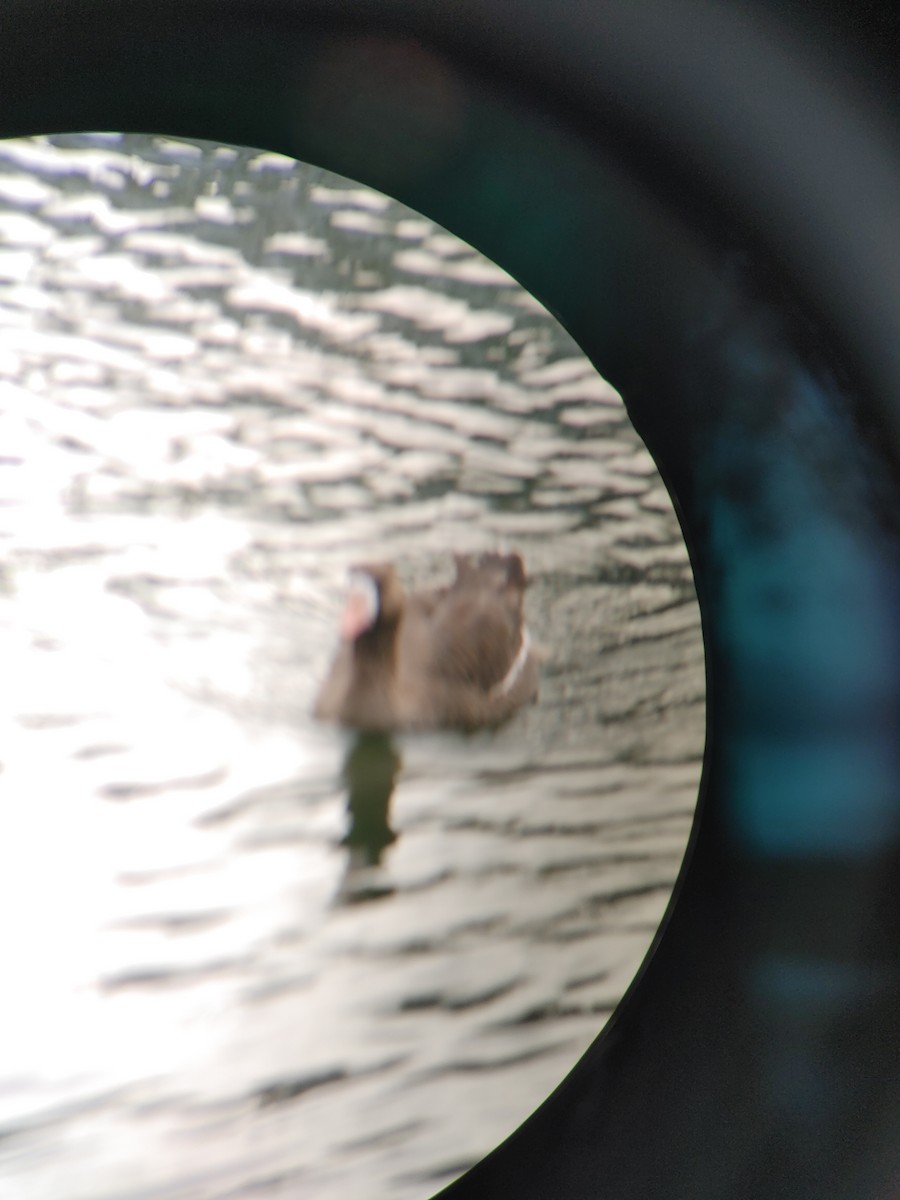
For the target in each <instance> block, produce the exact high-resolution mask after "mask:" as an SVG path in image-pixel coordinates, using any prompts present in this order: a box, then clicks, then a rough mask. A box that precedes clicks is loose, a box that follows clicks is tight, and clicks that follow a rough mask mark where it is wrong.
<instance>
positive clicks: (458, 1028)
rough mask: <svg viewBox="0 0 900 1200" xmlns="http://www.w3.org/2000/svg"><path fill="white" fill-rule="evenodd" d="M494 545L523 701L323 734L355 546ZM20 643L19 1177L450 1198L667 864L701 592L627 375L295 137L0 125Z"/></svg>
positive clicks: (16, 720) (26, 1187) (42, 1190)
mask: <svg viewBox="0 0 900 1200" xmlns="http://www.w3.org/2000/svg"><path fill="white" fill-rule="evenodd" d="M497 546H509V547H515V548H517V549H518V550H520V551H521V552H522V554H523V555H524V557H525V561H526V564H527V567H528V570H529V573H530V575H531V577H532V580H533V583H532V586H531V587H530V589H529V591H528V594H527V610H528V614H529V623H530V626H531V630H532V636H533V637H534V638H535V640H537V641H538V642H540V643H541V645H542V646H543V648H544V650H545V652H546V655H547V661H546V663H545V665H544V667H543V679H542V690H541V696H540V701H539V703H538V704H537V706H535V707H534V708H531V709H529V710H528V711H526V712H524V713H522V714H520V715H519V716H518V717H517V718H516V719H514V720H513V721H512V722H511V723H510V724H509V725H508V726H506V727H505V728H504V729H502V730H500V731H499V732H497V733H492V734H480V735H476V736H472V737H463V736H458V735H450V734H435V735H428V736H419V737H408V738H398V739H396V740H395V741H394V742H393V743H391V744H380V745H362V746H360V745H356V744H355V743H354V740H353V738H352V737H350V736H349V735H347V734H344V733H342V732H340V731H337V730H334V729H332V728H330V727H327V726H320V725H317V724H316V723H315V722H313V721H312V719H311V718H310V716H309V710H310V706H311V703H312V699H313V695H314V692H315V688H316V685H317V683H318V681H319V680H320V678H321V676H322V674H323V672H324V670H325V668H326V666H327V663H328V660H329V657H330V654H331V651H332V649H333V647H334V643H335V630H336V622H337V616H338V613H339V610H340V604H341V595H342V588H343V585H344V579H345V572H346V568H347V566H348V564H350V563H352V562H353V561H355V560H358V559H360V558H361V557H365V558H369V559H371V558H379V557H380V558H390V559H394V560H396V561H397V562H398V564H399V566H400V568H401V570H402V573H403V575H404V578H405V579H406V580H407V581H408V582H409V583H410V584H413V585H414V584H416V583H419V582H423V581H424V582H431V581H433V580H439V579H441V578H445V577H447V575H448V573H449V572H450V551H451V550H453V549H455V550H481V549H487V548H495V547H497ZM0 655H2V662H3V675H2V685H0V705H2V712H0V729H2V740H0V756H2V773H0V789H2V804H0V953H2V961H3V967H4V983H3V990H2V998H0V1016H2V1023H0V1196H2V1197H4V1198H5V1197H7V1196H8V1197H10V1198H13V1197H14V1198H15V1200H36V1198H41V1200H43V1198H48V1200H56V1198H60V1200H104V1198H109V1200H138V1198H141V1200H149V1198H150V1197H153V1198H154V1200H158V1198H167V1200H168V1198H171V1200H176V1198H177V1200H189V1198H191V1200H193V1198H200V1197H202V1198H204V1200H206V1198H209V1200H213V1198H220V1197H221V1198H223V1200H224V1198H225V1197H229V1198H238V1197H250V1196H253V1197H263V1198H268V1197H276V1196H277V1197H286V1196H290V1197H295V1196H296V1197H307V1196H309V1197H315V1198H316V1200H362V1198H364V1197H372V1196H390V1197H392V1198H394V1200H407V1198H409V1200H412V1198H413V1197H416V1198H420V1200H421V1198H424V1197H426V1196H429V1195H431V1194H432V1193H433V1192H434V1191H436V1190H437V1189H438V1188H439V1187H440V1186H441V1185H443V1184H444V1183H446V1182H448V1181H449V1180H450V1179H451V1178H453V1177H454V1176H455V1175H456V1174H458V1173H459V1172H460V1171H461V1170H462V1169H464V1168H465V1167H466V1166H468V1165H469V1164H470V1163H472V1162H474V1161H475V1160H477V1159H478V1158H479V1157H481V1156H482V1155H483V1154H484V1153H485V1152H486V1151H487V1150H488V1149H490V1148H491V1147H492V1146H493V1145H494V1144H496V1142H498V1141H499V1140H500V1139H501V1138H502V1137H503V1136H505V1135H506V1134H507V1133H509V1132H510V1131H511V1130H512V1129H513V1128H514V1127H515V1126H516V1125H517V1124H518V1123H519V1122H520V1121H521V1120H522V1119H523V1118H524V1117H525V1116H526V1115H527V1114H528V1113H529V1112H530V1111H531V1110H532V1109H533V1108H534V1106H535V1105H536V1104H537V1103H538V1102H539V1101H540V1100H541V1099H543V1097H544V1096H545V1095H546V1094H547V1093H548V1091H549V1090H550V1089H551V1088H552V1087H553V1086H554V1085H555V1084H556V1083H557V1082H558V1081H559V1080H560V1079H561V1078H562V1077H563V1075H564V1074H565V1073H566V1071H567V1070H568V1069H569V1067H570V1066H571V1065H572V1064H573V1063H574V1062H575V1061H576V1059H577V1057H578V1056H579V1055H580V1053H581V1052H582V1051H583V1050H584V1049H585V1047H586V1046H587V1045H588V1043H589V1042H590V1041H591V1040H592V1038H593V1037H594V1036H595V1035H596V1033H597V1032H598V1031H599V1029H600V1028H601V1027H602V1024H603V1022H604V1020H605V1018H606V1017H607V1016H608V1014H609V1013H610V1012H611V1010H612V1008H613V1007H614V1006H615V1004H616V1003H617V1001H618V999H619V997H620V996H621V994H622V992H623V990H624V988H625V987H626V986H627V985H628V983H629V981H630V979H631V978H632V976H633V974H634V972H635V970H636V968H637V966H638V965H639V963H640V961H641V959H642V957H643V955H644V953H645V951H646V949H647V946H648V945H649V943H650V940H651V938H652V936H653V933H654V931H655V929H656V926H657V924H658V922H659V920H660V917H661V915H662V913H663V910H664V908H665V905H666V903H667V900H668V897H669V894H670V891H671V886H672V883H673V880H674V878H675V875H676V873H677V870H678V867H679V864H680V861H681V858H682V855H683V852H684V847H685V844H686V840H687V835H688V830H689V826H690V822H691V817H692V811H693V806H694V801H695V797H696V788H697V782H698V778H699V769H700V757H701V751H702V739H703V728H702V727H703V663H702V648H701V641H700V631H699V616H698V611H697V607H696V602H695V599H694V593H693V587H692V582H691V575H690V570H689V567H688V563H687V556H686V553H685V550H684V547H683V545H682V543H681V540H680V535H679V532H678V527H677V522H676V520H675V517H674V515H673V512H672V509H671V506H670V503H669V501H668V498H667V495H666V493H665V490H664V488H663V486H662V484H661V482H660V480H659V477H658V475H657V474H656V471H655V468H654V466H653V463H652V461H651V460H650V458H649V456H648V454H647V452H646V451H645V450H644V448H643V446H642V445H641V443H640V441H639V440H638V438H637V436H636V435H635V433H634V431H633V430H632V428H631V426H630V424H629V422H628V420H627V418H626V416H625V413H624V409H623V407H622V405H621V402H620V400H619V399H618V397H617V396H616V395H615V393H614V392H613V391H612V390H611V389H610V388H609V387H608V386H607V385H606V384H605V383H604V382H603V381H602V380H601V379H600V378H599V377H598V376H597V375H596V373H595V372H594V370H593V368H592V367H591V366H590V364H588V363H587V362H586V361H585V360H584V358H583V357H582V355H581V354H580V352H579V351H578V348H577V347H576V346H575V345H574V344H573V343H572V341H571V339H569V338H568V336H567V335H566V334H565V333H564V332H563V331H562V330H561V329H560V328H559V327H558V326H557V325H556V324H555V323H554V322H553V321H552V320H551V319H550V318H549V317H548V316H547V315H546V313H545V312H543V310H542V309H540V308H539V306H538V305H537V304H536V303H535V302H534V301H533V300H532V299H531V298H530V297H528V296H527V295H525V294H524V293H523V292H522V291H521V289H519V288H518V287H517V286H516V285H515V284H514V283H513V282H512V281H511V280H510V279H509V278H508V277H507V276H506V275H505V274H504V273H503V272H502V271H500V270H499V269H498V268H496V267H495V266H493V265H492V264H490V263H488V262H486V261H485V260H484V259H482V258H480V257H479V256H477V255H475V254H474V253H473V252H472V251H471V250H470V249H468V248H467V247H466V246H465V245H463V244H462V243H460V242H459V241H458V240H457V239H455V238H453V237H451V236H449V235H448V234H446V233H445V232H443V231H441V230H440V229H438V228H436V227H435V226H434V225H432V224H431V223H430V222H429V221H427V220H425V219H423V218H421V217H419V216H416V215H415V214H412V213H410V212H409V211H408V210H405V209H403V208H402V207H401V206H399V205H397V204H395V203H394V202H393V201H389V200H386V199H385V198H383V197H381V196H379V195H377V194H374V193H372V192H369V191H367V190H365V189H363V188H360V187H358V186H356V185H353V184H350V183H348V182H347V181H343V180H338V179H336V178H335V177H333V176H328V175H326V174H325V173H324V172H321V171H318V170H316V169H312V168H308V167H304V166H300V165H298V164H296V163H292V162H290V161H289V160H287V159H283V158H280V157H278V156H276V155H271V154H262V153H258V152H254V151H249V150H247V151H244V150H240V151H238V150H233V149H229V148H221V147H220V148H215V147H211V146H202V147H201V146H192V145H188V144H186V143H175V142H172V141H167V140H164V139H150V138H142V139H135V138H129V139H123V138H120V137H118V136H112V135H103V136H101V135H93V136H84V137H65V138H54V139H50V140H46V139H41V140H27V141H19V142H5V143H0ZM373 781H374V784H373ZM375 784H377V785H379V786H375ZM391 789H392V791H391Z"/></svg>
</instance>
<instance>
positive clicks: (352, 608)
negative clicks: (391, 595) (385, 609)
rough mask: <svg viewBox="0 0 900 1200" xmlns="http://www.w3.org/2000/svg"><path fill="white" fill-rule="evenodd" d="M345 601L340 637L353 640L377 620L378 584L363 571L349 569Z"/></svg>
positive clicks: (349, 640)
mask: <svg viewBox="0 0 900 1200" xmlns="http://www.w3.org/2000/svg"><path fill="white" fill-rule="evenodd" d="M349 584H350V586H349V589H348V591H347V601H346V604H345V605H344V612H343V616H342V617H341V637H342V638H343V639H344V640H345V641H348V642H352V641H355V639H356V638H358V637H359V635H360V634H361V633H365V632H366V630H367V629H371V628H372V626H373V625H374V624H375V622H376V621H377V620H378V610H379V598H378V585H377V584H376V583H375V580H374V579H373V578H372V576H371V575H369V574H368V573H367V572H365V571H351V572H350V578H349Z"/></svg>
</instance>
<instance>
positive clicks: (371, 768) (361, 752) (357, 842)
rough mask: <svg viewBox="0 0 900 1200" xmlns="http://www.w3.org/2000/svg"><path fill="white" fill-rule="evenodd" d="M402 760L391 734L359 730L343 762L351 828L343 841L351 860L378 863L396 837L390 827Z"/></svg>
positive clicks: (375, 864) (374, 864) (371, 865)
mask: <svg viewBox="0 0 900 1200" xmlns="http://www.w3.org/2000/svg"><path fill="white" fill-rule="evenodd" d="M401 766H402V760H401V758H400V755H399V754H398V753H397V750H396V749H395V747H394V744H393V742H392V741H391V738H390V736H389V735H388V734H383V733H360V734H358V735H357V736H356V737H355V739H354V741H353V745H352V746H351V749H350V752H349V753H348V755H347V759H346V762H345V763H344V770H343V779H344V783H345V784H346V786H347V816H348V818H349V828H348V830H347V833H346V835H345V836H344V845H345V846H347V847H349V849H350V856H351V861H352V862H353V863H355V864H361V865H363V866H367V867H373V866H377V864H378V863H380V862H381V856H382V854H383V853H384V850H385V848H386V847H387V846H390V844H391V843H392V842H393V841H395V840H396V837H397V835H396V833H395V832H394V830H393V829H392V828H391V822H390V808H391V796H392V795H393V792H394V785H395V784H396V782H397V775H398V774H399V772H400V767H401Z"/></svg>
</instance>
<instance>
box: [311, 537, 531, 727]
mask: <svg viewBox="0 0 900 1200" xmlns="http://www.w3.org/2000/svg"><path fill="white" fill-rule="evenodd" d="M355 575H356V579H355V584H354V585H353V586H352V587H351V591H350V594H349V596H348V599H347V606H346V608H345V610H344V616H343V619H342V622H341V638H342V640H341V645H340V646H339V648H338V651H337V654H336V655H335V658H334V661H333V663H332V665H331V670H330V672H329V674H328V676H327V677H326V679H325V682H324V683H323V685H322V688H321V691H320V693H319V697H318V700H317V701H316V706H315V715H316V716H317V717H319V718H320V719H322V720H327V721H335V722H338V723H339V724H341V725H346V726H350V727H352V728H356V729H363V730H371V731H385V732H389V731H391V730H404V729H440V728H449V729H477V728H480V727H483V726H493V725H498V724H500V723H502V722H503V721H505V720H507V719H508V718H509V717H510V716H512V714H513V713H514V712H515V711H516V710H517V709H519V708H521V707H522V706H523V705H524V704H527V703H530V702H532V701H534V700H535V699H536V697H537V691H538V667H537V657H536V655H535V653H534V651H533V649H532V647H531V643H530V639H529V636H528V631H527V630H526V628H525V621H524V615H523V597H524V593H525V587H526V579H525V568H524V565H523V563H522V559H521V557H520V556H519V555H518V554H484V555H481V556H480V557H479V558H469V557H464V556H457V558H456V579H455V580H454V581H453V583H451V584H450V585H449V586H447V587H443V588H435V589H432V590H429V591H422V592H414V593H410V594H407V593H406V592H404V590H403V586H402V584H401V583H400V579H399V577H398V575H397V572H396V570H395V568H394V567H393V566H392V565H390V564H370V565H366V566H362V567H359V568H357V570H356V572H355Z"/></svg>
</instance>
